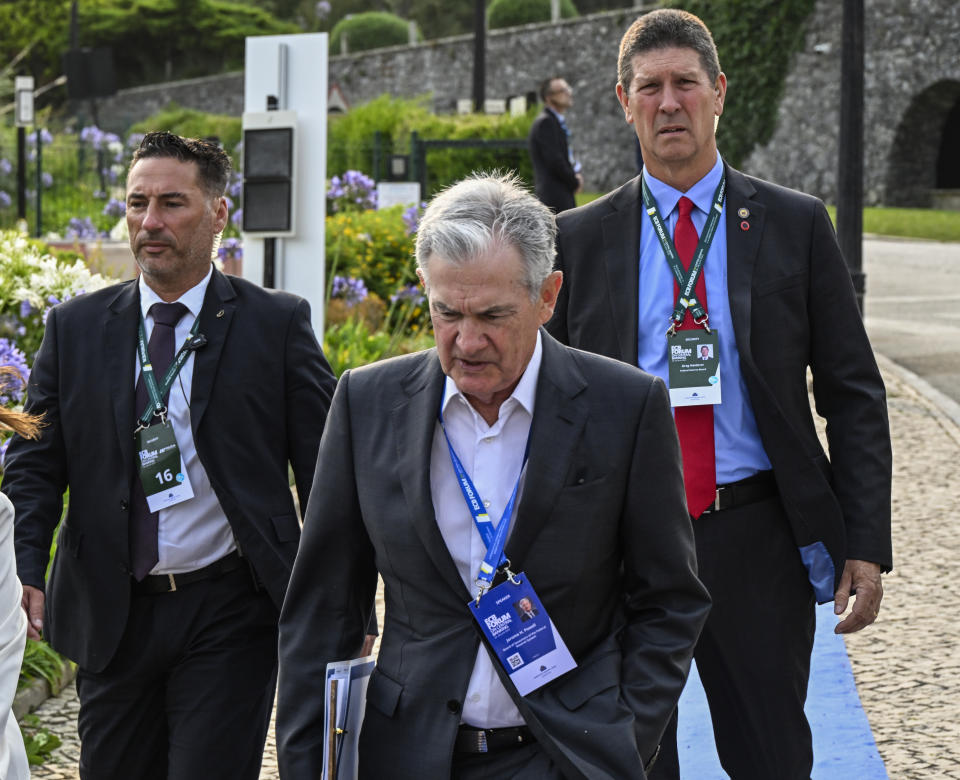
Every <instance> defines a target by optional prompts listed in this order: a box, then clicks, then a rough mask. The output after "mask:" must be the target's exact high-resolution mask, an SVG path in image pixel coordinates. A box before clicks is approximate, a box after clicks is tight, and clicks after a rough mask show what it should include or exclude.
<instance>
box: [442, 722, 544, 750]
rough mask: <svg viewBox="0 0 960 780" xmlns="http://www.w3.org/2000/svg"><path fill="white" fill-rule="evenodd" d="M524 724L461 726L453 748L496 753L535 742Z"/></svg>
mask: <svg viewBox="0 0 960 780" xmlns="http://www.w3.org/2000/svg"><path fill="white" fill-rule="evenodd" d="M536 741H537V740H536V738H535V737H534V736H533V734H532V733H531V732H530V729H529V728H527V727H526V726H512V727H509V728H502V729H476V728H474V727H473V726H461V727H460V730H459V731H458V732H457V739H456V742H454V746H453V749H454V751H455V752H456V753H496V752H499V751H501V750H509V749H511V748H516V747H521V746H522V745H529V744H530V743H532V742H536Z"/></svg>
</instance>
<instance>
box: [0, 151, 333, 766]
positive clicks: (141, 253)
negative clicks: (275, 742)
mask: <svg viewBox="0 0 960 780" xmlns="http://www.w3.org/2000/svg"><path fill="white" fill-rule="evenodd" d="M229 169H230V161H229V159H228V157H227V156H226V154H224V153H223V151H222V150H220V149H219V148H217V147H216V146H214V145H212V144H209V143H206V142H203V141H196V140H187V139H182V138H179V137H178V136H175V135H172V134H170V133H149V134H148V135H147V136H146V137H145V138H144V139H143V142H142V143H141V145H140V148H139V149H138V150H137V152H136V153H135V155H134V161H133V163H132V164H131V167H130V172H129V174H128V177H127V225H128V227H129V230H130V246H131V248H132V250H133V253H134V255H135V256H136V261H137V265H138V266H139V268H140V277H139V280H134V281H131V282H124V283H123V284H120V285H117V286H114V287H109V288H107V289H104V290H101V291H99V292H95V293H90V294H88V295H83V296H80V297H78V298H74V299H73V300H71V301H68V302H66V303H63V304H61V305H60V306H57V307H55V308H54V309H53V310H51V312H50V314H49V317H48V319H47V323H46V331H45V333H44V339H43V344H42V346H41V347H40V351H39V353H38V355H37V360H36V364H35V365H34V368H33V371H32V373H31V375H30V383H29V389H28V402H27V406H26V408H27V409H28V410H29V411H31V412H34V413H38V414H42V415H43V418H44V421H45V424H46V425H45V427H44V430H43V433H42V436H41V437H40V438H39V439H38V440H36V441H27V440H24V439H20V438H16V439H14V440H13V441H12V442H11V444H10V448H9V451H8V453H7V463H6V471H5V475H4V482H3V490H4V492H5V493H6V494H7V495H8V496H9V497H10V498H11V499H12V500H13V502H14V505H15V506H16V547H17V569H18V574H19V576H20V579H21V581H22V583H23V590H24V607H25V609H26V610H27V614H28V618H29V621H30V632H31V635H32V636H34V637H37V636H39V634H40V632H41V631H43V633H44V634H45V635H46V637H47V638H48V639H49V641H50V643H51V645H52V646H53V647H54V648H55V649H57V650H58V651H60V652H61V653H63V654H64V655H66V656H67V657H69V658H72V659H73V660H75V661H76V662H77V663H78V665H79V671H78V675H77V691H78V694H79V698H80V715H79V722H78V730H79V732H80V737H81V741H82V748H81V757H80V774H81V777H83V778H96V780H104V779H107V778H110V779H116V780H130V779H131V778H137V780H145V779H152V778H158V779H159V778H168V777H170V778H204V779H205V780H206V779H208V778H225V779H226V778H230V780H235V779H236V778H249V779H250V780H254V779H255V778H257V777H258V776H259V772H260V761H261V755H262V751H263V744H264V739H265V737H266V732H267V725H268V721H269V716H270V711H271V707H272V704H273V693H274V688H275V681H276V641H277V618H278V613H279V608H280V605H281V603H282V600H283V596H284V592H285V591H286V585H287V580H288V578H289V574H290V569H291V567H292V565H293V559H294V557H295V555H296V552H297V544H298V541H299V538H300V524H299V521H298V518H297V512H296V508H295V505H294V500H293V497H292V495H291V492H290V488H289V482H288V463H289V464H290V465H291V466H292V468H293V475H294V478H295V481H296V486H297V494H298V497H299V501H300V505H301V506H302V507H303V506H306V503H307V499H308V495H309V488H310V480H311V478H312V474H313V468H314V465H315V463H316V455H317V451H318V448H319V443H320V436H321V433H322V431H323V424H324V420H325V418H326V412H327V409H328V407H329V402H330V397H331V395H332V393H333V388H334V385H335V379H334V377H333V376H332V374H331V372H330V368H329V366H328V365H327V362H326V360H325V359H324V357H323V353H322V352H321V350H320V347H319V345H318V343H317V340H316V337H315V336H314V333H313V329H312V327H311V324H310V311H309V305H308V304H307V302H306V301H304V300H303V299H301V298H298V297H296V296H294V295H290V294H287V293H283V292H278V291H271V290H263V289H261V288H260V287H258V286H256V285H254V284H251V283H250V282H247V281H244V280H242V279H237V278H233V277H226V276H224V275H223V274H221V273H220V272H219V271H217V270H216V269H215V268H214V267H213V265H212V263H211V256H212V251H213V246H214V240H215V237H216V236H217V234H218V233H220V232H221V231H222V230H223V227H224V225H225V224H226V220H227V207H226V203H225V200H224V198H223V193H224V188H225V185H226V182H227V177H228V174H229ZM138 330H139V332H140V334H141V335H140V336H139V337H138ZM147 339H149V343H147ZM177 347H179V348H180V349H179V350H177V356H176V358H174V351H175V348H177ZM138 355H139V356H140V357H139V359H138ZM171 361H172V362H171ZM167 365H169V366H170V369H169V370H170V372H171V373H169V374H168V372H167V369H166V366H167ZM178 367H179V372H176V369H177V368H178ZM141 369H143V370H141ZM147 369H149V370H147ZM174 374H175V376H174ZM171 376H172V377H173V378H172V380H171V379H170V377H171ZM138 377H139V379H138ZM151 377H152V378H151ZM165 380H166V381H165ZM135 383H136V384H137V392H135V387H134V386H135ZM138 428H143V429H144V430H143V431H141V440H140V441H139V442H138V443H136V444H135V439H134V435H135V430H136V429H138ZM157 437H159V438H157ZM157 442H160V443H159V444H158V443H157ZM171 448H172V449H171ZM171 452H172V453H173V455H172V456H171V457H172V460H171V461H170V462H169V463H168V464H166V466H165V467H160V466H157V465H153V466H150V463H151V462H152V461H153V462H155V463H156V462H161V463H162V461H163V458H164V457H166V456H165V455H164V453H168V454H169V453H171ZM157 453H159V456H158V455H157ZM138 455H139V456H140V463H136V464H135V459H137V457H138ZM156 457H160V459H161V460H160V461H155V458H156ZM141 477H143V479H141ZM155 480H156V481H157V482H159V483H160V484H162V485H163V490H160V491H157V490H155V488H154V487H152V484H153V482H154V481H155ZM68 488H69V490H70V496H69V508H68V512H67V516H66V518H65V519H64V521H63V524H62V526H61V527H60V532H59V535H58V537H57V540H58V548H57V554H56V557H55V558H54V562H53V569H52V571H51V574H50V579H49V582H48V583H47V584H46V585H45V584H44V573H45V571H46V568H47V562H48V558H49V552H50V543H51V539H52V536H53V532H54V529H55V528H56V526H57V523H58V522H59V520H60V513H61V508H62V506H63V494H64V491H65V490H66V489H68ZM148 496H149V498H148ZM151 510H153V511H151Z"/></svg>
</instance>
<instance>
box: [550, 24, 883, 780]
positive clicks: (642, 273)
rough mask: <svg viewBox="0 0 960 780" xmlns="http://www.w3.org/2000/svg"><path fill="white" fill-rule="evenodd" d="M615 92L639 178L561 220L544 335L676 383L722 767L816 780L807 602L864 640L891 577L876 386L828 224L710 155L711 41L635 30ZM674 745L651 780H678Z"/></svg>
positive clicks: (721, 80) (811, 207) (689, 28)
mask: <svg viewBox="0 0 960 780" xmlns="http://www.w3.org/2000/svg"><path fill="white" fill-rule="evenodd" d="M618 73H619V78H618V84H617V96H618V99H619V101H620V104H621V107H622V108H623V110H624V116H625V118H626V121H627V123H628V124H631V125H633V127H634V129H635V130H636V133H637V137H638V139H639V142H640V146H641V148H642V151H643V159H644V169H643V173H642V174H641V176H638V177H637V178H636V179H633V180H632V181H630V182H628V183H627V184H625V185H624V186H623V187H621V188H619V189H618V190H615V191H614V192H612V193H610V194H609V195H607V196H605V197H604V198H601V199H599V200H597V201H595V202H594V203H591V204H589V205H588V206H585V207H583V208H580V209H576V210H573V211H571V212H568V213H565V214H562V215H560V216H559V217H558V225H559V236H558V267H559V268H560V270H562V271H563V273H564V285H563V288H562V289H561V293H560V297H559V300H558V302H557V306H556V310H555V314H554V316H553V319H552V320H551V321H550V323H549V325H548V330H549V331H550V332H551V333H552V334H553V335H554V336H556V337H557V338H559V340H561V341H563V342H565V343H568V344H570V345H572V346H575V347H579V348H582V349H586V350H590V351H593V352H598V353H601V354H605V355H608V356H610V357H615V358H618V359H620V360H623V361H625V362H629V363H633V364H635V365H638V366H639V367H640V368H642V369H644V370H646V371H649V372H650V373H653V374H657V375H659V376H661V377H663V378H664V379H666V380H667V382H668V385H669V387H670V396H671V403H672V405H673V406H674V417H675V421H676V424H677V429H678V433H679V436H680V441H681V448H682V450H683V460H684V480H685V483H686V492H687V504H688V510H689V512H690V515H691V517H692V518H693V523H694V532H695V535H696V543H697V556H698V564H699V570H700V576H701V578H702V580H703V582H704V584H706V585H707V588H708V589H709V591H710V594H711V596H712V598H713V601H714V606H713V610H712V612H711V614H710V617H709V618H708V620H707V624H706V626H705V628H704V631H703V633H702V635H701V637H700V640H699V642H698V645H697V650H696V655H695V657H696V661H697V665H698V669H699V672H700V676H701V678H702V680H703V684H704V688H705V690H706V693H707V698H708V702H709V704H710V709H711V715H712V719H713V725H714V733H715V736H716V741H717V748H718V752H719V755H720V761H721V764H722V765H723V767H724V769H725V770H726V772H727V773H728V774H729V775H730V776H731V777H733V778H735V780H742V779H743V778H757V779H758V780H760V779H761V778H773V777H777V778H791V779H792V778H809V776H810V771H811V768H812V764H813V752H812V745H811V735H810V728H809V725H808V723H807V720H806V717H805V715H804V712H803V705H804V700H805V697H806V689H807V680H808V677H809V669H810V654H811V650H812V645H813V633H814V603H815V602H821V603H822V602H826V601H830V600H834V601H835V603H836V610H835V611H836V613H837V614H842V613H843V612H844V611H845V610H846V609H847V606H848V604H850V603H852V605H853V606H852V611H851V612H850V614H848V615H847V616H846V617H845V618H844V619H843V620H842V621H841V622H840V623H839V624H838V625H837V628H836V631H837V632H838V633H849V632H853V631H857V630H859V629H861V628H863V627H864V626H866V625H869V624H870V623H872V622H873V621H874V620H875V619H876V617H877V614H878V612H879V605H880V600H881V597H882V585H881V579H880V575H881V572H882V571H888V570H889V569H890V566H891V543H890V472H891V465H890V464H891V455H890V441H889V430H888V425H887V416H886V401H885V394H884V388H883V383H882V380H881V378H880V375H879V372H878V370H877V366H876V363H875V361H874V358H873V354H872V351H871V348H870V344H869V342H868V340H867V337H866V333H865V331H864V328H863V324H862V322H861V319H860V315H859V311H858V309H857V305H856V299H855V296H854V291H853V285H852V283H851V280H850V276H849V273H848V271H847V269H846V266H845V264H844V262H843V258H842V256H841V254H840V250H839V247H838V246H837V243H836V238H835V235H834V232H833V228H832V226H831V224H830V221H829V217H828V216H827V213H826V210H825V208H824V206H823V204H822V203H821V202H820V201H818V200H816V199H815V198H812V197H809V196H807V195H803V194H801V193H798V192H793V191H790V190H787V189H784V188H782V187H778V186H776V185H773V184H770V183H768V182H763V181H760V180H758V179H754V178H751V177H747V176H744V175H743V174H741V173H740V172H738V171H736V170H734V169H733V168H731V167H730V166H728V165H727V164H726V163H725V162H724V160H723V159H722V157H721V156H720V154H719V152H718V149H717V145H716V138H715V135H714V131H715V127H716V123H717V121H718V119H719V117H720V115H721V114H722V113H723V108H724V99H725V97H726V90H727V82H726V77H725V76H724V74H723V73H722V72H721V71H720V65H719V61H718V57H717V52H716V47H715V45H714V43H713V39H712V36H711V35H710V32H709V30H708V29H707V28H706V26H705V25H704V24H703V22H702V21H701V20H700V19H698V18H697V17H695V16H693V15H691V14H688V13H686V12H683V11H678V10H659V11H654V12H652V13H649V14H646V15H644V16H642V17H640V18H639V19H637V21H635V22H634V23H633V25H632V26H631V27H630V28H629V30H628V31H627V32H626V34H625V35H624V37H623V40H622V41H621V45H620V56H619V63H618ZM702 346H707V348H708V349H707V351H708V359H707V360H700V359H699V357H700V355H701V353H702ZM808 369H810V370H811V371H812V373H813V390H814V397H815V401H816V408H817V411H818V413H819V414H820V415H822V416H823V417H825V418H826V420H827V440H828V444H829V459H828V457H827V454H826V453H825V452H824V450H823V448H822V447H821V445H820V442H819V440H818V437H817V433H816V429H815V427H814V422H813V417H812V414H811V410H810V404H809V401H808V390H807V370H808ZM854 594H855V595H856V598H855V600H854V601H852V602H851V601H850V597H851V596H852V595H854ZM671 728H672V729H675V728H676V721H675V720H674V722H673V724H672V726H671V727H668V733H667V735H665V738H664V749H663V751H662V753H661V757H660V759H659V761H658V763H657V765H656V767H655V768H654V770H653V775H652V777H655V778H675V777H677V776H678V775H679V771H678V767H677V760H676V751H675V750H672V749H670V748H669V747H668V745H670V742H671V739H670V731H671Z"/></svg>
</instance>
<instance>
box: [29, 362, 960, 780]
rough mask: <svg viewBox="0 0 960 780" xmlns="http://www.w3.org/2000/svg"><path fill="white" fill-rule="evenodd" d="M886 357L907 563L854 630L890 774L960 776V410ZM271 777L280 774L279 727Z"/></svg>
mask: <svg viewBox="0 0 960 780" xmlns="http://www.w3.org/2000/svg"><path fill="white" fill-rule="evenodd" d="M880 360H881V369H882V370H883V373H884V378H885V380H886V383H887V393H888V398H889V408H890V423H891V428H892V431H893V452H894V482H893V542H894V563H895V565H896V568H895V569H894V571H893V572H892V573H891V574H889V575H887V576H886V577H885V578H884V587H885V595H884V599H883V606H882V609H881V614H880V619H879V620H878V621H877V623H876V624H875V625H874V626H872V627H870V628H869V629H867V630H866V631H864V632H862V633H860V634H855V635H853V636H851V637H848V638H847V650H848V654H849V656H850V661H851V664H852V666H853V670H854V675H855V677H856V680H857V687H858V689H859V692H860V698H861V701H862V702H863V707H864V710H865V711H866V713H867V716H868V718H869V720H870V725H871V726H872V728H873V734H874V737H875V739H876V742H877V747H878V748H879V751H880V755H881V756H882V757H883V760H884V763H885V764H886V768H887V772H888V774H889V776H890V778H892V779H893V780H922V779H925V778H929V779H930V780H934V779H936V780H944V779H949V778H955V779H956V780H960V578H958V577H957V575H956V571H957V561H958V560H960V522H958V520H957V518H958V516H960V487H958V484H960V481H958V478H957V476H956V464H958V463H960V415H956V412H955V408H954V407H951V406H950V405H949V404H944V403H943V402H942V401H943V399H942V397H940V396H938V395H937V394H936V392H935V391H933V392H930V391H929V386H927V385H926V383H924V382H922V381H920V380H918V378H917V377H915V376H914V375H912V374H910V373H909V372H907V371H905V370H904V369H901V368H899V367H898V366H896V365H894V364H893V363H891V362H890V361H888V360H885V359H883V358H880ZM380 608H381V609H382V604H381V605H380ZM76 712H77V703H76V695H75V692H74V689H73V687H72V686H71V687H69V688H68V689H67V691H65V692H64V693H63V694H61V696H59V697H57V698H54V699H51V700H49V701H48V702H47V703H45V704H44V705H43V706H42V707H41V708H40V710H38V715H39V717H40V720H41V722H42V723H44V724H45V725H46V726H47V727H48V728H50V729H51V730H53V731H55V732H57V733H58V734H59V735H60V736H61V738H62V739H63V746H62V747H60V748H59V749H58V750H57V751H56V752H55V753H54V754H53V756H52V757H51V758H50V759H49V760H48V761H47V763H46V764H45V765H44V766H42V767H38V768H36V769H35V771H34V773H33V777H34V778H37V780H67V779H69V780H73V779H74V778H76V777H77V772H76V766H77V757H78V746H77V741H76ZM260 777H261V780H268V779H269V780H275V778H277V777H278V775H277V770H276V755H275V749H274V743H273V733H272V731H271V734H270V738H269V740H268V744H267V755H266V757H265V760H264V769H263V772H262V773H261V775H260ZM844 780H846V778H844Z"/></svg>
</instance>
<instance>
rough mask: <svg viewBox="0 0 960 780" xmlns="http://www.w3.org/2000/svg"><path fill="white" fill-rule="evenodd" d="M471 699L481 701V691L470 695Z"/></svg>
mask: <svg viewBox="0 0 960 780" xmlns="http://www.w3.org/2000/svg"><path fill="white" fill-rule="evenodd" d="M470 701H472V702H474V703H476V702H478V701H480V694H479V693H475V694H473V695H472V696H471V697H470Z"/></svg>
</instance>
